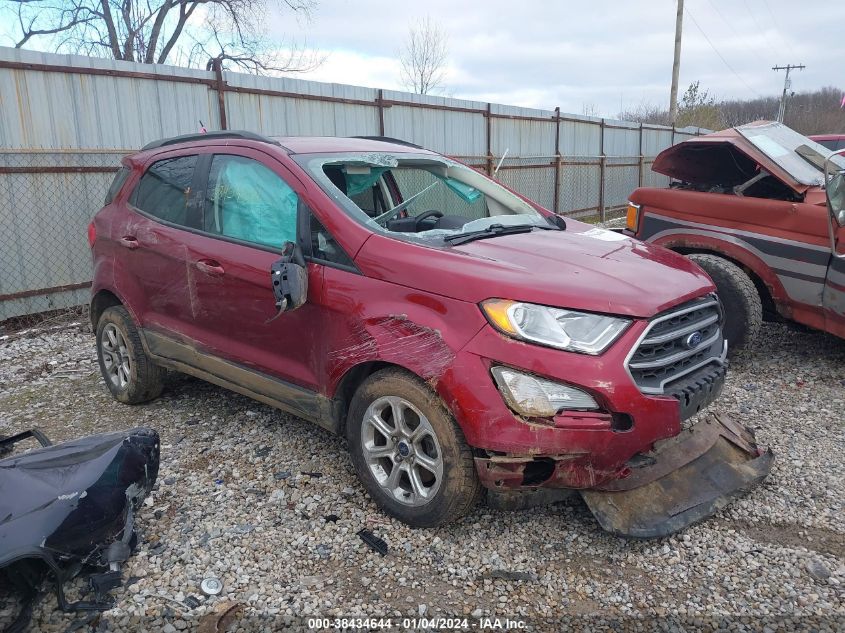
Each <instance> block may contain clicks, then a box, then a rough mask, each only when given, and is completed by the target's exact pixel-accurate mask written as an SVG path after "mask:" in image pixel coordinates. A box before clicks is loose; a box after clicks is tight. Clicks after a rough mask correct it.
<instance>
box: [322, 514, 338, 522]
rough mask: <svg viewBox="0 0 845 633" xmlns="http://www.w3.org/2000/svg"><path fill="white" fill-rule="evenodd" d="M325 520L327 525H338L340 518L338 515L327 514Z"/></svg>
mask: <svg viewBox="0 0 845 633" xmlns="http://www.w3.org/2000/svg"><path fill="white" fill-rule="evenodd" d="M323 519H324V520H325V521H326V523H337V521H338V519H340V517H339V516H337V515H336V514H327V515H326V516H324V517H323Z"/></svg>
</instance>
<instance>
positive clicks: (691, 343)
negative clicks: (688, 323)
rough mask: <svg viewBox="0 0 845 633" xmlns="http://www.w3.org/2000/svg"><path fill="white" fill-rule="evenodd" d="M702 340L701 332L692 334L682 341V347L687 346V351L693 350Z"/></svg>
mask: <svg viewBox="0 0 845 633" xmlns="http://www.w3.org/2000/svg"><path fill="white" fill-rule="evenodd" d="M702 338H704V337H703V336H701V332H693V333H692V334H690V335H689V336H688V337H687V340H686V341H684V345H686V346H687V349H695V348H696V347H698V346H699V345H701V339H702Z"/></svg>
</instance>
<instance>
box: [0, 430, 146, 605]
mask: <svg viewBox="0 0 845 633" xmlns="http://www.w3.org/2000/svg"><path fill="white" fill-rule="evenodd" d="M158 467H159V437H158V433H157V432H156V431H154V430H153V429H149V428H137V429H132V430H129V431H118V432H113V433H104V434H99V435H92V436H88V437H83V438H80V439H76V440H72V441H69V442H65V443H63V444H58V445H55V446H46V447H44V448H39V449H36V450H33V451H30V452H28V453H23V454H19V455H14V456H12V457H7V458H5V459H2V460H0V572H5V573H6V574H8V575H12V576H14V575H15V574H16V571H15V564H16V563H24V562H25V561H27V560H33V559H37V560H41V561H43V562H44V563H46V565H47V568H49V569H50V570H51V572H52V573H53V575H54V576H55V580H56V591H57V594H58V597H59V606H60V607H62V608H72V607H68V605H67V603H66V602H65V600H64V596H63V594H62V590H61V585H62V583H63V582H64V581H65V580H67V579H68V578H69V577H70V576H72V575H73V573H75V570H78V569H79V567H80V566H81V565H99V566H103V567H107V565H108V563H107V562H106V561H105V560H104V556H103V555H104V553H105V552H106V550H107V549H108V547H109V546H110V545H111V544H113V543H114V542H115V541H118V540H120V539H122V538H123V539H125V540H126V541H127V542H128V540H129V535H124V532H127V531H131V530H132V525H133V520H132V514H133V511H134V509H135V508H137V507H138V505H139V504H140V503H141V502H142V501H143V499H144V497H146V495H147V494H148V493H149V492H150V490H151V489H152V487H153V485H154V484H155V481H156V477H157V476H158ZM71 570H73V571H71ZM33 589H34V587H33ZM78 608H95V607H90V606H86V607H78Z"/></svg>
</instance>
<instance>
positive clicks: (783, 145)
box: [736, 123, 845, 186]
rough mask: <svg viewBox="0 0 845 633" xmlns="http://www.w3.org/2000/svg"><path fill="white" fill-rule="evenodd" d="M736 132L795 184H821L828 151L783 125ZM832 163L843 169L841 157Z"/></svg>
mask: <svg viewBox="0 0 845 633" xmlns="http://www.w3.org/2000/svg"><path fill="white" fill-rule="evenodd" d="M736 130H737V132H739V133H740V134H742V135H743V136H744V137H745V138H746V139H748V141H749V142H750V143H751V144H752V145H754V147H756V148H757V149H759V150H760V151H761V152H763V153H764V154H765V155H766V156H768V157H769V158H770V159H772V160H773V161H774V162H775V163H777V164H778V166H780V167H781V168H782V169H783V170H784V171H785V172H787V173H788V174H789V175H790V176H792V177H793V178H794V179H795V180H796V181H797V182H800V183H801V184H804V185H811V186H812V185H815V186H821V185H823V184H824V161H825V159H826V158H827V157H828V156H830V154H831V151H830V150H829V149H827V148H826V147H824V146H823V145H819V144H818V143H816V142H815V141H812V140H810V139H808V138H807V137H806V136H802V135H801V134H799V133H798V132H796V131H795V130H793V129H791V128H788V127H786V126H785V125H783V124H782V123H765V124H762V125H760V124H749V125H743V126H741V127H738V128H736ZM834 162H836V163H837V164H839V165H840V166H841V167H845V160H843V159H842V157H838V158H835V159H834Z"/></svg>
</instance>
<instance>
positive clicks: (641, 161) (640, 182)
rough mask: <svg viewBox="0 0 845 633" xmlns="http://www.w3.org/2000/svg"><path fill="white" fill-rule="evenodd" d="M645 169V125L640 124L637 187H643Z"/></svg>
mask: <svg viewBox="0 0 845 633" xmlns="http://www.w3.org/2000/svg"><path fill="white" fill-rule="evenodd" d="M644 168H645V156H643V124H642V123H640V159H639V172H638V173H637V186H638V187H642V186H643V169H644Z"/></svg>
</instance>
